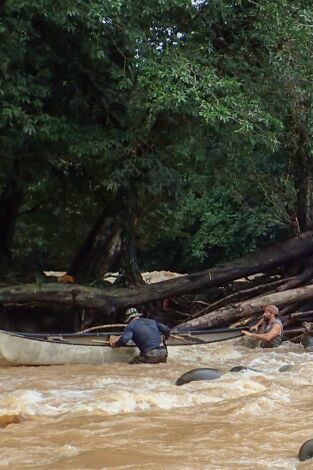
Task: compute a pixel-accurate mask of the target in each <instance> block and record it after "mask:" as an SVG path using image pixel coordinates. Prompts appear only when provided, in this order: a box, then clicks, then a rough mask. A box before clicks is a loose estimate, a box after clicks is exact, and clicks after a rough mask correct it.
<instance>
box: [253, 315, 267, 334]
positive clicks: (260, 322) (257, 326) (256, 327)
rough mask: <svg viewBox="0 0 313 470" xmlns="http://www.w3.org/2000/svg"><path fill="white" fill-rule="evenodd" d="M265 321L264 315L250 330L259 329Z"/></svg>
mask: <svg viewBox="0 0 313 470" xmlns="http://www.w3.org/2000/svg"><path fill="white" fill-rule="evenodd" d="M263 323H264V318H263V317H262V318H261V319H260V320H259V321H258V322H257V323H256V324H255V325H253V326H251V328H250V331H257V330H258V329H259V328H260V326H261V325H263Z"/></svg>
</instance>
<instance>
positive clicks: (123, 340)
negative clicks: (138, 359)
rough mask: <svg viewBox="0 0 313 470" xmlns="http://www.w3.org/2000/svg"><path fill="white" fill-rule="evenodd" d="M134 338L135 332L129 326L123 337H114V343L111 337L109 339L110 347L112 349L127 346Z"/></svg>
mask: <svg viewBox="0 0 313 470" xmlns="http://www.w3.org/2000/svg"><path fill="white" fill-rule="evenodd" d="M132 337H133V331H132V329H131V328H130V327H129V326H127V327H126V328H125V330H124V332H123V334H122V336H113V337H112V341H111V337H110V339H109V342H110V346H111V347H112V348H119V347H120V346H125V345H126V344H127V343H128V341H130V340H131V339H132Z"/></svg>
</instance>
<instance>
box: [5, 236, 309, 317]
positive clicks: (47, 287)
mask: <svg viewBox="0 0 313 470" xmlns="http://www.w3.org/2000/svg"><path fill="white" fill-rule="evenodd" d="M310 254H313V231H308V232H304V233H302V234H301V235H300V236H299V237H296V238H293V239H290V240H287V241H286V242H284V243H281V244H276V245H274V246H272V247H269V248H267V249H265V250H263V251H262V252H260V253H258V254H256V255H253V256H249V257H246V258H242V259H239V260H237V261H236V262H234V263H233V264H232V265H230V266H224V267H220V268H214V269H207V270H205V271H202V272H198V273H194V274H188V275H185V276H180V277H177V278H175V279H170V280H168V281H162V282H157V283H154V284H149V285H145V286H138V287H134V288H128V289H126V288H122V289H117V288H112V289H110V288H108V289H104V290H101V289H96V288H91V287H86V286H82V285H79V284H71V285H61V284H53V283H51V284H41V283H38V284H24V285H16V286H6V287H3V288H1V289H0V306H1V305H11V306H12V305H16V304H23V305H25V304H28V305H29V304H31V305H36V304H37V305H42V304H43V305H48V304H55V305H66V306H74V307H75V306H76V307H85V308H92V309H93V310H95V311H100V312H105V314H112V313H115V312H117V311H119V310H121V309H125V308H127V307H130V306H132V305H140V304H143V303H146V302H149V301H152V300H159V299H165V298H168V297H175V296H178V295H181V294H186V293H188V292H194V291H197V290H200V289H202V288H207V287H216V286H221V285H223V284H225V283H227V282H229V281H232V280H235V279H239V278H242V277H245V276H249V275H251V274H256V273H259V272H265V271H269V270H271V269H273V268H275V267H278V266H281V265H286V264H288V263H292V262H294V261H296V260H299V259H303V258H304V257H306V256H308V255H310ZM298 300H299V299H298V298H296V299H295V300H293V301H298ZM263 303H264V302H263ZM287 303H288V302H287ZM221 310H222V311H223V309H221ZM224 310H225V309H224ZM228 310H229V309H228V307H226V311H228ZM212 314H214V312H212ZM201 318H202V317H201ZM234 318H235V317H234ZM238 318H240V316H239V317H238ZM214 324H216V323H214Z"/></svg>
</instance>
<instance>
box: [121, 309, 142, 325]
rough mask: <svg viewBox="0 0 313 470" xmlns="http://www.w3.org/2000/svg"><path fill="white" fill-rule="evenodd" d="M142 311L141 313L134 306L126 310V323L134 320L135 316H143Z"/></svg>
mask: <svg viewBox="0 0 313 470" xmlns="http://www.w3.org/2000/svg"><path fill="white" fill-rule="evenodd" d="M141 315H142V313H139V312H138V310H137V309H136V308H134V307H132V308H129V309H127V310H126V312H125V323H129V322H130V320H133V319H134V318H138V317H141Z"/></svg>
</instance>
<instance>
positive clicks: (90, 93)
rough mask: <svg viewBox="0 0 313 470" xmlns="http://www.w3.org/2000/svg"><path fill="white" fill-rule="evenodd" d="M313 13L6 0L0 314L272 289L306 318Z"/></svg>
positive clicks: (117, 314)
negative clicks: (113, 275) (153, 276)
mask: <svg viewBox="0 0 313 470" xmlns="http://www.w3.org/2000/svg"><path fill="white" fill-rule="evenodd" d="M312 24H313V5H312V2H311V1H304V0H301V1H300V0H295V1H293V2H290V1H287V0H277V1H275V2H273V1H270V0H265V1H262V2H258V1H249V0H242V1H240V0H225V1H224V0H223V1H215V0H211V1H209V0H203V1H196V2H191V1H190V0H189V1H187V0H167V1H166V2H165V1H163V0H155V1H153V2H151V0H142V1H140V2H139V1H138V0H107V1H102V0H101V1H100V0H64V1H62V2H60V1H56V0H53V1H52V0H39V1H37V2H34V1H33V0H7V1H4V2H3V3H2V4H1V5H0V101H1V106H0V142H1V145H0V152H1V155H0V283H1V286H0V312H1V320H0V327H1V328H12V329H14V328H16V329H18V327H19V328H21V329H30V330H34V329H36V328H37V329H38V328H39V329H44V330H49V329H52V330H55V329H57V328H61V329H62V328H63V329H67V330H73V329H74V330H77V329H80V328H81V327H83V326H86V325H87V326H88V325H93V324H100V323H106V322H117V321H120V320H121V314H122V312H123V309H124V308H127V307H128V306H132V305H139V306H142V308H143V309H146V310H147V311H149V312H151V313H152V314H157V315H160V317H161V319H162V320H164V319H165V321H166V319H167V320H168V323H169V324H170V325H171V326H173V325H177V324H178V323H184V322H186V321H189V320H190V319H192V318H199V317H202V316H203V315H207V314H210V312H216V310H217V309H218V308H219V309H221V308H222V307H223V308H224V309H226V311H225V310H223V312H222V313H219V314H218V316H217V317H216V318H217V320H215V323H212V321H206V322H205V323H203V322H202V323H201V325H200V326H201V327H210V326H214V325H220V324H222V325H225V324H230V323H231V321H233V320H237V319H239V318H242V317H250V318H251V315H254V314H258V313H259V312H260V311H261V307H260V306H261V305H262V303H264V299H263V300H262V301H261V300H259V301H258V302H257V303H256V305H257V306H256V307H255V309H254V310H253V308H252V307H251V302H250V300H249V309H246V310H244V311H243V310H240V311H239V313H238V310H236V309H235V310H236V311H234V306H233V302H234V300H236V302H238V301H244V300H246V301H247V299H251V298H253V299H254V298H256V297H258V298H259V296H261V295H263V296H264V295H270V294H272V293H276V295H277V290H278V291H279V292H280V293H281V294H280V295H282V293H283V292H289V291H290V289H291V288H292V289H293V295H292V298H290V295H291V293H290V292H289V297H288V299H286V298H284V299H283V300H281V297H279V299H278V300H277V299H276V298H275V299H271V300H273V302H274V301H275V302H276V303H277V305H281V306H283V307H284V308H285V309H287V310H286V312H285V315H287V316H286V321H287V320H288V321H289V322H290V320H291V317H290V315H295V314H299V313H301V311H302V313H303V312H310V314H307V317H308V318H310V315H311V311H313V303H312V298H313V293H311V292H309V291H308V290H306V291H305V295H304V294H303V290H302V291H301V295H300V294H299V293H295V288H297V287H301V288H303V286H305V288H304V289H306V288H310V283H311V282H312V278H313V269H312V268H311V265H312V256H313V238H312V232H310V230H311V229H312V226H313V160H312V157H313V124H312V123H313V120H312V117H313V106H312V104H313V85H312V76H313V61H312V44H313V29H312ZM263 250H265V251H263ZM248 255H249V256H248ZM238 259H239V261H234V260H238ZM154 270H169V271H174V272H179V273H183V274H188V275H189V276H186V277H183V278H181V277H180V278H177V279H174V280H171V281H166V282H165V283H162V284H164V285H161V284H158V285H155V286H154V285H153V284H152V285H149V286H145V285H144V281H143V279H142V277H141V274H140V273H141V272H144V271H154ZM44 271H64V272H66V273H67V276H65V277H64V276H63V277H62V276H60V278H59V281H61V282H58V283H56V282H51V281H55V280H56V279H54V278H50V276H46V275H45V274H44ZM107 272H117V273H119V275H118V277H117V280H116V282H115V284H114V286H113V287H110V284H108V282H107V281H105V280H103V276H104V274H105V273H107ZM259 273H261V275H260V276H259V277H258V278H247V277H246V276H249V275H255V274H259ZM242 277H243V278H244V279H245V280H244V282H241V283H239V282H238V279H239V278H242ZM236 281H237V282H236ZM290 282H291V284H290ZM275 283H276V284H275ZM119 286H120V287H119ZM282 286H283V287H282ZM278 287H279V289H278ZM251 289H252V291H251ZM241 291H243V292H241ZM189 294H190V295H189ZM299 295H300V297H299ZM229 296H233V297H230V298H229ZM164 299H165V300H164ZM280 302H281V303H280ZM310 302H311V303H312V305H311V303H310ZM216 303H217V304H216ZM230 303H231V306H230ZM252 303H253V302H252ZM236 308H237V307H236ZM240 308H243V307H242V306H240ZM288 309H289V310H288ZM223 315H224V316H223ZM225 315H226V317H227V318H226V317H225ZM288 315H289V316H288ZM210 318H211V320H212V315H211V317H210ZM292 318H293V323H295V320H294V319H295V318H298V317H292ZM301 318H306V316H305V315H302V317H301ZM26 319H28V320H29V323H28V324H26V323H27V321H26ZM193 321H194V320H193ZM25 322H26V323H25ZM291 323H292V322H291ZM38 325H39V326H38ZM192 325H193V327H196V326H197V327H199V324H198V323H193V324H192ZM192 325H191V326H192Z"/></svg>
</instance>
